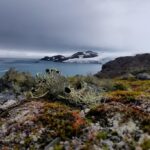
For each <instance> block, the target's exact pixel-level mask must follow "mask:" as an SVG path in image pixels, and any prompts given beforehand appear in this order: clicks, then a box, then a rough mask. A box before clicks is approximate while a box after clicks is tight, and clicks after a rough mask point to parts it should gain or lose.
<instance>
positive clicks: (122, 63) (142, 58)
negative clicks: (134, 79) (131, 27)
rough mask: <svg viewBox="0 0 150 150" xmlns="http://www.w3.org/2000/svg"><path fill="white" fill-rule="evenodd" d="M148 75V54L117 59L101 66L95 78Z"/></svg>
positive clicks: (149, 66)
mask: <svg viewBox="0 0 150 150" xmlns="http://www.w3.org/2000/svg"><path fill="white" fill-rule="evenodd" d="M129 73H130V74H133V75H136V74H138V73H150V54H148V53H147V54H139V55H136V56H127V57H119V58H116V59H115V60H113V61H110V62H108V63H106V64H104V65H103V66H102V70H101V71H100V72H98V73H97V75H96V76H98V77H102V78H109V77H118V76H122V75H125V74H129Z"/></svg>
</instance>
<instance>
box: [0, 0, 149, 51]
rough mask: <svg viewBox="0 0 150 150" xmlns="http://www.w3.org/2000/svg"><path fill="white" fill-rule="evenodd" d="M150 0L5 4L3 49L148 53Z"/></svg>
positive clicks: (0, 12) (0, 11)
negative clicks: (102, 50) (101, 50)
mask: <svg viewBox="0 0 150 150" xmlns="http://www.w3.org/2000/svg"><path fill="white" fill-rule="evenodd" d="M149 8H150V1H149V0H143V1H141V0H132V1H131V0H1V1H0V48H1V49H5V48H6V49H18V50H20V49H28V50H39V51H40V50H43V51H44V50H45V51H46V50H51V49H62V50H63V49H75V48H78V49H79V48H89V49H90V48H93V49H94V48H95V49H100V48H101V47H102V48H106V49H107V48H111V49H119V50H122V51H124V50H133V51H135V52H136V51H137V52H138V51H139V50H140V51H142V50H144V51H148V52H150V42H149V39H150V29H149V26H150V21H149V15H150V10H149Z"/></svg>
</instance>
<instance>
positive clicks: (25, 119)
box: [0, 100, 150, 150]
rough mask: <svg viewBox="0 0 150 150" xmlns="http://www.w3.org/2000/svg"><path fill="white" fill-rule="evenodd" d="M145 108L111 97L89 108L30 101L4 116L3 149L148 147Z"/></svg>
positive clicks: (148, 117)
mask: <svg viewBox="0 0 150 150" xmlns="http://www.w3.org/2000/svg"><path fill="white" fill-rule="evenodd" d="M147 106H148V105H147ZM144 109H145V108H141V109H139V107H138V106H132V105H128V104H124V103H122V102H121V101H120V102H119V101H118V102H117V101H111V100H110V101H108V102H105V103H102V104H99V105H97V107H95V108H92V109H88V111H87V109H85V110H78V109H75V108H72V107H69V106H66V105H64V104H62V103H56V102H48V101H44V100H38V101H33V100H31V101H26V102H24V103H22V104H21V105H19V106H18V107H15V108H12V109H10V110H9V111H8V112H7V114H6V115H5V116H1V118H0V137H3V138H0V149H2V150H3V149H7V150H20V149H21V150H26V149H29V150H30V149H34V150H43V149H45V150H48V149H53V150H58V149H59V150H68V149H72V150H75V149H78V150H84V149H85V150H91V149H93V150H95V149H112V150H116V149H124V150H130V149H135V148H139V149H141V150H147V149H149V148H150V145H149V144H150V135H149V134H150V128H149V127H150V114H149V112H145V111H144ZM89 120H90V122H89Z"/></svg>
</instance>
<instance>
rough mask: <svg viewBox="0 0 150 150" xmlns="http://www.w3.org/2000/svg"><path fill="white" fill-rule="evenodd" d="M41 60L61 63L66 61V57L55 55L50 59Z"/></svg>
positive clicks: (46, 57)
mask: <svg viewBox="0 0 150 150" xmlns="http://www.w3.org/2000/svg"><path fill="white" fill-rule="evenodd" d="M41 60H44V61H54V62H63V61H65V60H67V57H65V56H63V55H56V56H52V57H48V56H45V57H44V58H42V59H41Z"/></svg>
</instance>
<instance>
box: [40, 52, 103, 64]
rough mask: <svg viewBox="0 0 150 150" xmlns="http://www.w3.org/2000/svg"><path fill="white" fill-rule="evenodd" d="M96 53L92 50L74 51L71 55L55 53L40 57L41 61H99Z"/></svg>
mask: <svg viewBox="0 0 150 150" xmlns="http://www.w3.org/2000/svg"><path fill="white" fill-rule="evenodd" d="M98 56H99V55H98V53H97V52H93V51H85V52H76V53H74V54H73V55H71V56H68V57H67V56H64V55H55V56H51V57H49V56H45V57H44V58H42V59H40V60H41V61H53V62H68V63H100V61H99V58H98Z"/></svg>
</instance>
